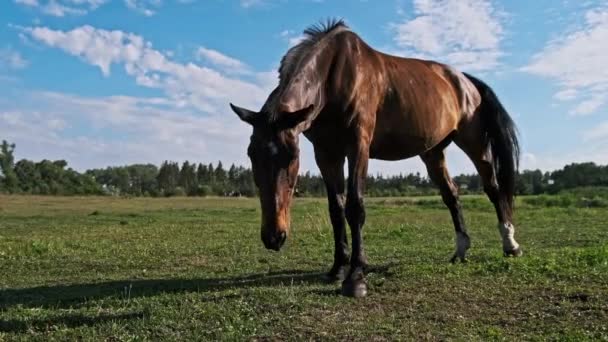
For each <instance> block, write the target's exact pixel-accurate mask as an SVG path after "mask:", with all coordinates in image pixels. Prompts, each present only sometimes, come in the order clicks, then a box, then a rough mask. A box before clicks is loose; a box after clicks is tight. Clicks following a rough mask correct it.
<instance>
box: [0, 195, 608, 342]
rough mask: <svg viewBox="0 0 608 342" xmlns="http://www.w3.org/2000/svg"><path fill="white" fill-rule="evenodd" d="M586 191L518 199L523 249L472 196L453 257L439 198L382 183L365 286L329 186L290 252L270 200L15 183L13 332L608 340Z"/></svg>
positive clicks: (1, 210) (41, 336) (0, 262)
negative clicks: (268, 211)
mask: <svg viewBox="0 0 608 342" xmlns="http://www.w3.org/2000/svg"><path fill="white" fill-rule="evenodd" d="M554 199H555V200H554ZM599 201H600V202H601V199H600V200H599ZM581 203H582V204H581ZM585 203H587V202H584V201H583V202H581V201H577V200H576V199H575V200H561V199H560V197H559V196H545V197H521V198H518V199H517V208H516V219H515V222H516V228H517V233H516V234H517V235H516V237H517V240H518V241H519V242H520V243H521V245H522V247H523V249H524V256H523V257H521V258H504V257H503V256H502V248H501V243H500V236H499V234H498V231H497V227H496V219H495V215H494V210H493V209H492V207H491V204H490V203H489V202H488V201H487V200H486V199H485V197H480V196H464V197H463V208H464V213H465V219H466V222H467V225H468V227H469V232H470V235H471V238H472V247H471V249H470V253H469V262H468V263H465V264H454V265H452V264H450V263H449V262H448V261H449V259H450V257H451V255H452V253H453V248H454V241H453V240H454V234H453V228H452V223H451V219H450V216H449V212H448V210H447V209H445V208H444V206H443V204H442V202H441V201H440V199H439V198H437V197H426V198H373V199H372V198H369V199H367V200H366V205H367V222H366V225H365V228H364V239H365V246H366V252H367V255H368V259H369V262H370V264H371V266H370V269H369V271H368V273H367V281H368V289H369V295H368V296H367V297H366V298H363V299H352V298H345V297H342V296H340V295H339V284H337V283H325V282H324V281H323V278H322V274H323V272H325V271H327V270H328V269H329V267H330V265H331V263H332V255H333V240H332V232H331V226H330V222H329V216H328V214H327V208H326V201H325V200H324V199H303V198H298V199H296V200H295V204H294V207H293V212H292V221H293V222H292V231H291V235H290V237H289V239H288V242H287V243H286V246H285V247H284V248H283V250H282V251H281V252H279V253H277V252H272V251H268V250H265V249H264V247H263V245H262V242H261V240H260V231H259V221H260V209H259V203H258V201H257V200H256V199H244V198H186V197H183V198H158V199H153V198H112V197H36V196H0V340H7V341H11V340H28V341H29V340H44V341H47V340H66V339H70V340H71V339H79V340H110V341H131V340H137V341H141V340H153V341H158V340H186V341H187V340H361V341H370V340H397V339H401V340H461V341H470V340H479V341H492V340H496V341H502V340H508V341H513V340H538V341H541V340H542V341H544V340H571V341H580V340H608V209H607V208H606V207H604V206H602V205H591V204H589V203H587V204H585ZM596 204H597V203H596ZM600 204H601V203H600Z"/></svg>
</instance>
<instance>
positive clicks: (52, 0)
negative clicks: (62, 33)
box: [13, 0, 196, 17]
mask: <svg viewBox="0 0 608 342" xmlns="http://www.w3.org/2000/svg"><path fill="white" fill-rule="evenodd" d="M13 1H14V2H15V3H16V4H18V5H23V6H27V7H31V8H36V9H38V10H39V11H41V12H42V13H44V14H47V15H51V16H55V17H65V16H68V15H84V14H87V13H88V12H90V11H93V10H95V9H97V8H99V7H100V6H102V5H104V4H106V3H108V2H110V1H111V0H13ZM115 1H118V0H115ZM122 1H123V3H124V4H125V6H126V7H127V8H128V9H130V10H133V11H135V12H137V13H140V14H143V15H145V16H153V15H154V14H156V11H157V10H158V8H160V6H161V5H162V4H163V0H122ZM175 1H176V2H177V3H180V4H190V3H194V2H195V1H196V0H175Z"/></svg>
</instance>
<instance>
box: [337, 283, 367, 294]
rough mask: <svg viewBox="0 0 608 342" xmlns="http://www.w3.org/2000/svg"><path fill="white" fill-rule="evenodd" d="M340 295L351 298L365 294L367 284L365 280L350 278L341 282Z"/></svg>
mask: <svg viewBox="0 0 608 342" xmlns="http://www.w3.org/2000/svg"><path fill="white" fill-rule="evenodd" d="M342 295H343V296H346V297H353V298H363V297H365V296H367V284H366V283H365V280H351V281H345V282H343V283H342Z"/></svg>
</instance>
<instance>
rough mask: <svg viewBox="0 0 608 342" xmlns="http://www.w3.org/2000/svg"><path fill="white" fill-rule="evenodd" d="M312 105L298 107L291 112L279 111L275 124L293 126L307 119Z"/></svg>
mask: <svg viewBox="0 0 608 342" xmlns="http://www.w3.org/2000/svg"><path fill="white" fill-rule="evenodd" d="M314 107H315V106H314V105H310V106H308V107H306V108H304V109H300V110H298V111H295V112H293V113H281V116H280V117H279V119H278V120H277V126H279V127H280V128H284V129H290V128H294V127H296V126H297V125H299V124H300V123H302V122H304V121H306V120H308V118H310V116H311V115H312V113H313V109H314Z"/></svg>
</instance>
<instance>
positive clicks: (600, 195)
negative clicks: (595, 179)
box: [523, 187, 608, 208]
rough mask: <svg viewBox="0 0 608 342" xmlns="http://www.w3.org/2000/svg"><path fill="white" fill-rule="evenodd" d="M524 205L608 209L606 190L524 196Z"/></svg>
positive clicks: (570, 191) (592, 189)
mask: <svg viewBox="0 0 608 342" xmlns="http://www.w3.org/2000/svg"><path fill="white" fill-rule="evenodd" d="M523 202H524V203H525V204H528V205H531V206H537V207H562V208H567V207H578V208H608V188H593V187H585V188H576V189H570V190H564V191H561V192H559V193H558V194H556V195H539V196H526V197H524V198H523Z"/></svg>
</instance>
